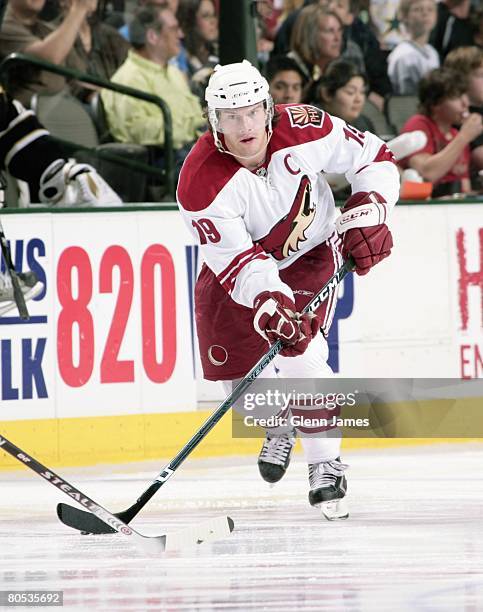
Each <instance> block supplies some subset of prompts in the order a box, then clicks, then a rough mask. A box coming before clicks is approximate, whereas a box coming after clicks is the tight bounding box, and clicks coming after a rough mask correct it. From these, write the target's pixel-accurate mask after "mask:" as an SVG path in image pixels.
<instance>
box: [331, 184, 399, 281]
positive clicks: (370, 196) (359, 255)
mask: <svg viewBox="0 0 483 612" xmlns="http://www.w3.org/2000/svg"><path fill="white" fill-rule="evenodd" d="M387 214H388V207H387V204H386V201H385V200H384V198H383V197H382V196H381V195H380V194H379V193H377V192H375V191H370V192H368V193H366V192H358V193H354V194H353V195H352V196H351V197H350V198H349V199H348V200H347V202H346V203H345V204H344V206H343V208H342V214H341V215H340V217H339V218H338V219H337V221H336V222H335V224H336V227H337V231H338V232H339V234H341V235H342V256H343V257H344V258H345V259H346V258H347V257H349V255H351V256H352V258H353V259H354V263H355V271H356V272H357V274H360V275H363V274H367V273H368V272H369V270H370V269H371V268H372V266H375V265H376V264H377V263H379V262H380V261H382V260H383V259H385V258H386V257H388V256H389V255H390V253H391V249H392V246H393V241H392V235H391V232H390V230H389V228H388V227H387V225H386V224H385V221H386V219H387Z"/></svg>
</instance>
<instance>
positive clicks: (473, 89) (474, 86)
mask: <svg viewBox="0 0 483 612" xmlns="http://www.w3.org/2000/svg"><path fill="white" fill-rule="evenodd" d="M468 97H469V99H470V102H471V104H473V105H474V106H483V64H481V66H480V67H479V68H476V70H473V71H472V72H471V73H470V78H469V79H468Z"/></svg>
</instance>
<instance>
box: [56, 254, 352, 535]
mask: <svg viewBox="0 0 483 612" xmlns="http://www.w3.org/2000/svg"><path fill="white" fill-rule="evenodd" d="M353 268H354V262H353V261H352V260H351V259H348V260H347V261H345V262H344V263H343V264H342V266H341V267H340V268H339V269H338V270H336V272H335V273H334V275H333V276H331V278H330V279H329V280H328V281H327V283H326V284H325V285H324V286H323V287H322V289H321V290H320V291H319V292H318V293H316V294H315V295H314V297H313V298H312V300H311V301H310V302H309V303H308V304H307V306H306V307H305V308H304V309H303V312H304V313H305V312H314V311H315V310H316V309H317V308H318V307H319V306H320V305H321V304H322V303H323V302H324V301H325V300H326V299H327V298H328V297H329V296H330V295H331V294H332V293H333V292H334V291H335V289H336V288H337V287H338V285H339V284H340V282H341V281H342V279H343V278H344V276H345V275H346V274H347V273H348V272H349V271H350V270H352V269H353ZM282 348H283V344H282V342H281V341H280V340H277V341H276V342H275V343H274V344H272V346H271V347H270V349H269V350H268V351H267V352H266V353H265V355H263V357H261V359H260V360H259V361H258V362H257V363H256V364H255V365H254V366H253V368H252V369H251V370H250V372H248V374H247V375H246V376H245V378H243V379H242V380H241V381H240V382H239V383H238V384H237V386H236V387H235V388H234V389H233V391H232V392H231V393H230V395H229V396H228V397H227V398H226V399H225V400H224V401H223V402H222V403H221V404H220V405H219V406H218V408H217V409H216V410H215V412H214V413H213V414H212V415H211V416H210V417H209V418H208V419H207V420H206V421H205V423H204V424H203V425H202V426H201V427H200V428H199V429H198V431H197V432H196V433H195V434H194V436H193V437H192V438H191V439H190V440H189V441H188V442H187V443H186V444H185V445H184V446H183V448H182V449H181V450H180V451H179V453H178V454H177V455H176V457H175V458H174V459H173V460H172V461H171V462H170V463H168V465H167V466H166V467H165V468H164V469H163V470H162V471H161V472H160V473H159V475H158V476H157V477H156V478H155V480H154V481H153V482H152V483H151V484H150V485H149V487H148V488H147V489H146V490H145V491H144V492H143V493H142V495H141V496H140V497H139V498H138V500H137V501H136V503H134V504H133V505H132V506H131V507H129V508H128V509H127V510H124V511H122V512H118V513H116V514H115V515H114V516H115V517H117V518H118V519H121V520H122V521H124V522H125V523H129V522H130V521H132V519H133V518H134V517H135V516H136V515H137V514H138V513H139V512H140V511H141V509H142V508H144V506H145V505H146V504H147V502H148V501H149V500H150V499H151V498H152V497H153V495H154V494H155V493H156V491H158V489H160V488H161V487H162V486H163V485H164V483H165V482H166V481H167V480H168V479H169V478H171V476H172V475H173V474H174V472H175V471H176V470H177V468H178V467H179V466H180V465H181V464H182V463H183V461H184V460H185V459H186V457H188V455H189V454H190V453H191V452H192V451H193V450H194V449H195V448H196V447H197V446H198V444H199V443H200V442H201V441H202V440H203V438H204V437H205V436H206V435H207V434H208V433H209V432H210V431H211V430H212V429H213V427H214V426H215V425H216V424H217V423H218V421H219V420H220V419H221V418H222V417H223V416H224V415H225V414H226V413H227V412H228V410H229V409H230V408H231V406H232V405H233V404H234V403H235V402H236V400H237V399H238V398H239V397H241V395H242V393H243V392H244V391H245V390H246V389H247V388H248V387H249V386H250V385H251V383H252V382H253V381H254V380H255V379H256V378H257V377H258V376H259V375H260V372H262V370H264V369H265V368H266V367H267V365H268V364H269V363H270V362H271V361H272V360H273V359H274V357H275V356H276V355H278V353H279V352H280V351H281V350H282ZM57 515H58V517H59V519H60V520H61V521H62V522H63V523H64V524H65V525H68V526H69V527H73V528H74V529H79V530H80V531H84V532H86V533H112V532H114V529H112V528H110V527H109V526H107V525H106V523H105V522H103V521H101V520H99V519H98V518H97V517H96V516H94V515H93V514H90V513H89V512H84V511H83V510H79V509H78V508H74V507H72V506H69V505H68V504H58V506H57Z"/></svg>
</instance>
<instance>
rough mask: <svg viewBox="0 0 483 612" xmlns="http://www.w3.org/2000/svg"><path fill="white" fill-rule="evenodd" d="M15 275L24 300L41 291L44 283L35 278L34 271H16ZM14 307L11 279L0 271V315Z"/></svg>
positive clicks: (15, 305)
mask: <svg viewBox="0 0 483 612" xmlns="http://www.w3.org/2000/svg"><path fill="white" fill-rule="evenodd" d="M17 276H18V282H19V285H20V289H21V290H22V293H23V296H24V299H25V301H27V300H31V299H32V298H34V297H36V296H37V295H39V294H40V293H41V292H42V290H43V288H44V284H43V283H41V282H40V281H39V280H38V279H37V276H36V275H35V274H34V272H30V271H29V272H18V273H17ZM16 307H17V304H16V303H15V298H14V296H13V286H12V279H11V278H10V275H9V274H7V273H6V272H5V273H4V274H2V273H1V272H0V316H2V315H4V314H5V313H6V312H9V311H10V310H13V309H14V308H16Z"/></svg>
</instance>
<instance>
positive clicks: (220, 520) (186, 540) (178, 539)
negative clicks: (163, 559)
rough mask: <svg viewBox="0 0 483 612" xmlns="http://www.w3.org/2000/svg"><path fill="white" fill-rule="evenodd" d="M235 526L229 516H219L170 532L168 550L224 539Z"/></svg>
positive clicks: (167, 541)
mask: <svg viewBox="0 0 483 612" xmlns="http://www.w3.org/2000/svg"><path fill="white" fill-rule="evenodd" d="M234 528H235V523H234V522H233V519H231V518H230V517H229V516H217V517H215V518H212V519H209V520H207V521H204V522H203V523H198V524H197V525H194V526H193V527H187V528H185V529H180V530H179V531H174V532H173V533H168V534H167V535H166V544H165V546H166V551H168V552H169V551H171V550H183V549H184V548H192V547H194V546H199V545H200V544H205V543H207V542H214V541H216V540H223V539H225V538H226V537H228V536H229V535H230V533H231V532H232V531H233V529H234Z"/></svg>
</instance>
